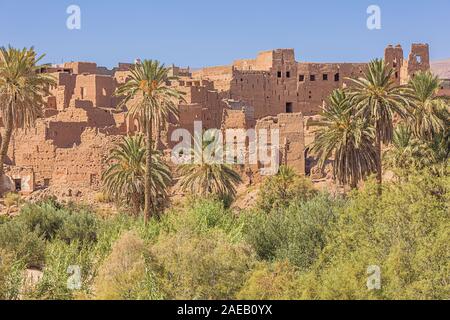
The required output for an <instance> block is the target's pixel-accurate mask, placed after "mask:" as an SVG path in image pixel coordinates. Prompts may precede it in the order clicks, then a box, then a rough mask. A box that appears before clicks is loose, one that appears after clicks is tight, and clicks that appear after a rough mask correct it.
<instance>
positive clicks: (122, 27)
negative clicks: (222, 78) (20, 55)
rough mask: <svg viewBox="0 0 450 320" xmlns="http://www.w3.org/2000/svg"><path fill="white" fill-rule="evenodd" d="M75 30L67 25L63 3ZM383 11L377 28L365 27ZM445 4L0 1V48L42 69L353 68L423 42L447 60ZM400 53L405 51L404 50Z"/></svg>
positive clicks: (438, 0) (413, 0)
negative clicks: (269, 56)
mask: <svg viewBox="0 0 450 320" xmlns="http://www.w3.org/2000/svg"><path fill="white" fill-rule="evenodd" d="M71 4H76V5H78V6H79V7H80V8H81V29H80V30H69V29H68V28H67V27H66V20H67V18H68V16H69V15H68V14H67V13H66V9H67V7H68V6H69V5H71ZM371 4H376V5H378V6H379V7H380V8H381V14H382V15H381V26H382V28H381V30H373V31H371V30H369V29H368V28H367V27H366V21H367V18H368V14H367V13H366V10H367V7H368V6H369V5H371ZM449 13H450V0H428V1H422V0H409V1H407V0H371V1H367V0H278V1H276V0H126V1H125V0H71V1H66V0H36V1H34V0H33V1H31V0H9V1H7V0H0V46H5V45H8V44H11V45H13V46H16V47H23V46H32V45H33V46H35V48H36V49H37V50H38V51H39V52H40V53H46V54H47V57H46V62H52V63H60V62H61V61H62V60H64V61H71V60H73V61H95V62H97V63H98V64H99V65H105V66H108V67H111V66H114V65H116V64H117V62H119V61H120V62H132V61H133V60H134V59H135V58H138V57H140V58H152V59H159V60H161V61H163V62H165V63H167V64H170V63H175V64H177V65H180V66H188V65H189V66H192V67H201V66H207V65H222V64H229V63H231V62H232V61H233V60H235V59H240V58H253V57H255V56H256V54H257V52H258V51H262V50H269V49H274V48H294V49H295V50H296V56H297V60H299V61H317V62H327V61H329V62H333V61H342V62H344V61H345V62H360V61H368V60H369V59H371V58H375V57H380V56H382V55H383V49H384V47H385V46H386V45H387V44H390V43H391V44H398V43H400V44H402V45H403V47H404V49H405V51H406V52H408V51H409V47H410V44H411V43H412V42H427V43H429V44H430V46H431V55H432V59H433V60H441V59H448V58H450V34H449V31H450V29H449V25H450V21H449V20H450V16H449ZM405 54H406V53H405Z"/></svg>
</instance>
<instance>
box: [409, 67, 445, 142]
mask: <svg viewBox="0 0 450 320" xmlns="http://www.w3.org/2000/svg"><path fill="white" fill-rule="evenodd" d="M440 87H441V81H440V80H439V78H438V77H437V76H434V75H433V74H432V73H431V72H429V71H428V72H419V73H417V74H416V76H415V77H414V78H412V79H411V80H410V82H409V89H410V90H411V96H412V99H411V107H410V109H411V111H410V112H411V125H410V127H411V129H412V132H413V133H414V136H415V137H416V138H419V139H422V140H425V141H430V140H432V139H433V138H434V137H435V136H436V135H437V134H440V133H442V132H444V131H445V130H446V129H447V127H446V124H448V122H449V119H450V117H449V112H448V108H449V106H450V100H449V99H448V98H444V97H440V96H438V95H437V92H438V90H439V88H440Z"/></svg>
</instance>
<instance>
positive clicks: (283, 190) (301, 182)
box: [257, 167, 317, 212]
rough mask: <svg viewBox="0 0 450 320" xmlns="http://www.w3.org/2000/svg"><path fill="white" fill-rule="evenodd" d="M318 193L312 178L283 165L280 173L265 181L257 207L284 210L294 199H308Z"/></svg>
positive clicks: (263, 209)
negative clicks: (301, 175)
mask: <svg viewBox="0 0 450 320" xmlns="http://www.w3.org/2000/svg"><path fill="white" fill-rule="evenodd" d="M316 194H317V191H316V190H315V189H314V186H313V184H312V182H311V180H309V179H308V178H305V177H300V176H298V175H296V174H295V173H294V171H292V169H290V168H286V167H281V168H280V172H279V173H278V175H276V176H273V177H269V178H267V179H266V180H265V181H264V183H263V185H262V186H261V188H260V190H259V193H258V199H257V207H258V208H259V209H260V210H262V211H264V212H271V211H272V210H275V211H276V210H282V209H284V208H286V207H288V206H289V204H290V203H291V202H293V201H295V202H298V201H306V200H308V199H310V198H312V197H314V196H315V195H316Z"/></svg>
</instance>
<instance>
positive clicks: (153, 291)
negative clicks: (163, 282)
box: [95, 232, 161, 300]
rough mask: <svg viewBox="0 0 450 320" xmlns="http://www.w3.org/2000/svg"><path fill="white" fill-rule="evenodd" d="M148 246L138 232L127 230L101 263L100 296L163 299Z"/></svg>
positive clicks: (105, 297)
mask: <svg viewBox="0 0 450 320" xmlns="http://www.w3.org/2000/svg"><path fill="white" fill-rule="evenodd" d="M146 255H147V249H146V247H145V244H144V241H143V240H142V239H140V238H139V237H138V236H137V235H136V233H134V232H127V233H125V234H124V235H123V236H122V237H121V238H120V239H119V240H118V241H117V242H116V243H115V244H114V246H113V249H112V252H111V254H110V255H109V257H108V258H107V259H106V260H105V261H104V262H103V264H102V266H101V267H100V270H99V274H98V277H97V279H96V281H95V292H96V297H97V299H100V300H153V299H160V298H161V295H160V293H159V292H158V288H157V285H156V281H155V279H154V276H153V275H152V273H151V272H150V271H149V270H148V267H147V266H146Z"/></svg>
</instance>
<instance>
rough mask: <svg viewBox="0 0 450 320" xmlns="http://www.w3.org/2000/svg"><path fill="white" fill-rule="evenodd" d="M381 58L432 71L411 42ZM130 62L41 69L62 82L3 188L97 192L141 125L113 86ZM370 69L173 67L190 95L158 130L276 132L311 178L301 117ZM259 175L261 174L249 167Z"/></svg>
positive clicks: (424, 52)
mask: <svg viewBox="0 0 450 320" xmlns="http://www.w3.org/2000/svg"><path fill="white" fill-rule="evenodd" d="M385 59H386V61H387V63H389V64H390V65H391V66H392V67H393V68H394V69H395V70H396V72H395V78H396V81H398V83H399V84H400V83H405V82H406V81H408V79H409V78H410V77H412V76H414V74H415V73H416V72H417V71H419V70H428V69H429V68H430V62H429V48H428V45H425V44H414V45H413V46H412V49H411V53H410V54H409V57H408V58H407V59H405V58H404V53H403V49H402V48H401V47H400V46H396V47H394V46H389V47H387V48H386V50H385ZM132 66H133V65H132V64H122V63H121V64H119V66H118V67H117V68H114V69H113V70H108V69H106V68H103V67H98V66H97V65H96V64H95V63H88V62H71V63H64V64H63V65H59V66H54V67H52V68H48V69H45V70H42V72H49V73H52V74H54V76H55V77H56V80H57V85H56V86H55V87H53V88H51V95H50V96H49V97H47V99H46V101H47V105H46V108H45V113H44V118H43V119H39V120H38V122H37V125H36V128H34V129H31V130H28V131H23V130H20V131H19V132H16V133H15V134H14V136H13V139H12V142H11V146H10V150H9V154H8V165H9V166H8V169H7V175H8V177H9V179H7V181H3V188H7V189H11V190H20V191H23V192H31V191H33V190H35V189H36V188H45V187H48V186H52V185H65V186H73V187H87V188H91V189H97V188H99V187H100V183H101V182H100V179H101V173H102V170H103V169H104V166H105V161H106V158H107V156H108V152H109V150H110V149H111V147H112V146H113V144H114V143H115V142H116V141H117V140H118V139H120V138H121V137H122V136H123V135H126V134H128V133H133V132H135V131H137V130H138V129H139V124H138V123H137V122H136V121H132V120H130V119H127V118H126V117H125V113H124V112H123V111H118V110H116V107H117V104H118V102H119V101H118V98H117V97H115V96H114V95H113V93H114V91H115V89H116V88H117V87H118V86H119V85H120V84H122V83H124V82H125V81H126V79H127V76H128V74H129V69H130V68H131V67H132ZM366 66H367V64H366V63H310V62H297V61H296V60H295V54H294V50H292V49H277V50H271V51H266V52H261V53H260V54H258V56H257V57H256V59H251V60H238V61H235V62H234V63H233V64H231V65H228V66H219V67H208V68H203V69H200V70H197V71H191V70H189V69H183V68H178V67H172V68H171V75H173V76H177V77H178V79H177V80H171V81H169V82H168V85H170V86H174V87H176V88H177V89H179V90H181V91H182V92H184V93H185V102H183V103H180V104H179V106H178V108H179V120H175V119H172V121H171V124H170V125H169V126H168V127H167V128H162V129H161V135H160V138H161V141H160V147H161V148H162V149H170V148H172V147H173V146H174V143H173V142H171V141H170V136H171V133H172V132H173V130H175V129H176V128H186V129H188V130H193V125H194V121H202V123H203V127H204V128H205V129H209V128H222V129H228V128H244V129H247V128H256V129H258V128H274V127H276V128H278V129H280V140H281V141H280V143H281V147H280V149H281V150H280V157H279V158H280V163H281V164H287V165H290V166H293V167H294V168H295V169H296V170H297V171H298V172H299V173H305V143H306V144H308V143H309V142H310V141H308V139H310V138H311V135H308V134H307V135H306V142H305V132H304V131H305V130H304V123H305V122H307V121H305V117H306V118H307V117H312V116H315V115H317V114H318V113H319V112H320V108H321V106H322V105H323V104H324V103H325V101H326V99H327V97H328V95H329V94H330V93H331V91H332V90H334V89H337V88H342V87H345V86H347V85H349V83H348V80H347V79H346V78H348V77H358V76H361V75H362V74H363V72H364V70H365V68H366ZM253 169H255V168H253Z"/></svg>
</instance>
